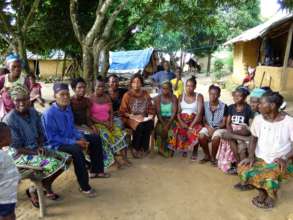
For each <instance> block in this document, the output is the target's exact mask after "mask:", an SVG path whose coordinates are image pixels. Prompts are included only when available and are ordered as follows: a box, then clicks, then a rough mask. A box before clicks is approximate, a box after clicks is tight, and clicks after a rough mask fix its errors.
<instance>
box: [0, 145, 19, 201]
mask: <svg viewBox="0 0 293 220" xmlns="http://www.w3.org/2000/svg"><path fill="white" fill-rule="evenodd" d="M19 178H20V176H19V173H18V170H17V168H16V166H15V164H14V161H13V160H12V158H11V157H10V156H9V155H8V154H7V153H6V152H4V151H2V150H0V204H11V203H16V201H17V186H18V182H19Z"/></svg>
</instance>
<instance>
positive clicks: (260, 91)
mask: <svg viewBox="0 0 293 220" xmlns="http://www.w3.org/2000/svg"><path fill="white" fill-rule="evenodd" d="M265 92H266V91H265V90H264V89H261V88H256V89H254V90H252V92H251V93H250V97H253V98H260V97H262V95H263V94H264V93H265Z"/></svg>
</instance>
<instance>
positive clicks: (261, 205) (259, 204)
mask: <svg viewBox="0 0 293 220" xmlns="http://www.w3.org/2000/svg"><path fill="white" fill-rule="evenodd" d="M257 197H258V196H256V197H254V198H253V199H252V200H251V203H252V204H253V205H254V206H255V207H257V208H260V209H271V208H273V207H274V204H273V203H267V202H266V201H264V202H260V201H258V200H257Z"/></svg>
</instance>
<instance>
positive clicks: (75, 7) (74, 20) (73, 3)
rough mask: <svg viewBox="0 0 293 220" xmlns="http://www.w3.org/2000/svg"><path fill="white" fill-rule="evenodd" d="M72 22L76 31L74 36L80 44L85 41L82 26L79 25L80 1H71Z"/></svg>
mask: <svg viewBox="0 0 293 220" xmlns="http://www.w3.org/2000/svg"><path fill="white" fill-rule="evenodd" d="M69 9H70V20H71V23H72V28H73V31H74V34H75V36H76V38H77V40H78V41H79V42H80V44H81V43H82V41H83V35H82V33H81V29H80V26H79V24H78V19H77V13H78V12H77V11H78V0H70V6H69Z"/></svg>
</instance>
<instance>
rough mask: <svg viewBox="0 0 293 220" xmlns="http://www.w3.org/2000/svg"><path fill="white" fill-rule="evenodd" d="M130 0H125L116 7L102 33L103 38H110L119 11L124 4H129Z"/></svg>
mask: <svg viewBox="0 0 293 220" xmlns="http://www.w3.org/2000/svg"><path fill="white" fill-rule="evenodd" d="M127 2H128V0H123V1H122V2H121V3H120V5H119V6H118V7H117V8H116V9H115V11H114V12H113V13H112V14H111V17H110V18H109V19H108V21H107V23H106V25H105V28H104V32H103V34H102V38H105V39H107V38H109V37H110V34H111V31H112V27H113V24H114V22H115V20H116V18H117V16H118V15H119V13H120V12H121V11H122V10H123V8H124V6H125V5H126V4H127Z"/></svg>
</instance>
